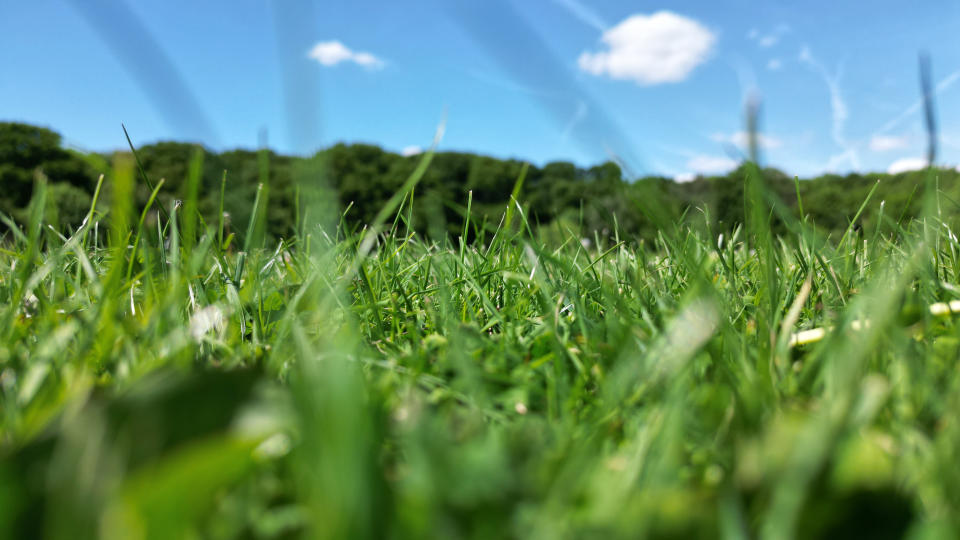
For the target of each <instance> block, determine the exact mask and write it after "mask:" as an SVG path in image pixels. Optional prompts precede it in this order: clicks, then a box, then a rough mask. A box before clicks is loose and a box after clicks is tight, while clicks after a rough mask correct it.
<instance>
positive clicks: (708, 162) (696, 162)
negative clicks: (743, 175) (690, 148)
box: [687, 155, 739, 174]
mask: <svg viewBox="0 0 960 540" xmlns="http://www.w3.org/2000/svg"><path fill="white" fill-rule="evenodd" d="M737 165H739V163H737V162H736V161H734V160H732V159H730V158H728V157H725V156H706V155H699V156H693V157H692V158H690V160H689V161H687V168H688V169H690V170H692V171H693V172H695V173H698V174H721V173H726V172H729V171H731V170H733V169H736V168H737Z"/></svg>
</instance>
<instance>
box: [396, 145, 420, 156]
mask: <svg viewBox="0 0 960 540" xmlns="http://www.w3.org/2000/svg"><path fill="white" fill-rule="evenodd" d="M422 153H423V148H421V147H419V146H417V145H415V144H413V145H410V146H405V147H404V148H403V150H400V155H401V156H405V157H410V156H415V155H417V154H422Z"/></svg>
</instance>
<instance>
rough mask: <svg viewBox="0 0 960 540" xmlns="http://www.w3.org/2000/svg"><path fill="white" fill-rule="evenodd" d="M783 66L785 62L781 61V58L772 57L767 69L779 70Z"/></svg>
mask: <svg viewBox="0 0 960 540" xmlns="http://www.w3.org/2000/svg"><path fill="white" fill-rule="evenodd" d="M782 67H783V62H781V61H780V59H779V58H771V59H770V61H769V62H767V69H769V70H770V71H778V70H779V69H780V68H782Z"/></svg>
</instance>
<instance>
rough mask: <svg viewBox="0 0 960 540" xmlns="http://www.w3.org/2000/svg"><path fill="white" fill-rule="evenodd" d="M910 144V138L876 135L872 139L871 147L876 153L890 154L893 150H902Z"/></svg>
mask: <svg viewBox="0 0 960 540" xmlns="http://www.w3.org/2000/svg"><path fill="white" fill-rule="evenodd" d="M909 144H910V139H909V138H908V137H905V136H904V137H896V136H893V135H874V136H873V137H870V143H869V147H870V150H873V151H874V152H889V151H891V150H902V149H904V148H906V147H907V145H909Z"/></svg>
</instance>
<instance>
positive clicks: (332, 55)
mask: <svg viewBox="0 0 960 540" xmlns="http://www.w3.org/2000/svg"><path fill="white" fill-rule="evenodd" d="M307 57H308V58H311V59H313V60H316V61H317V62H320V64H322V65H324V66H335V65H337V64H340V63H342V62H353V63H354V64H357V65H360V66H363V67H365V68H369V69H379V68H382V67H383V65H384V62H383V60H381V59H379V58H377V57H376V56H374V55H372V54H370V53H368V52H362V51H354V50H351V49H350V48H349V47H347V46H346V45H344V44H343V43H340V42H339V41H336V40H334V41H321V42H318V43H317V44H316V45H314V46H313V48H311V49H310V50H309V51H308V52H307Z"/></svg>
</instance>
